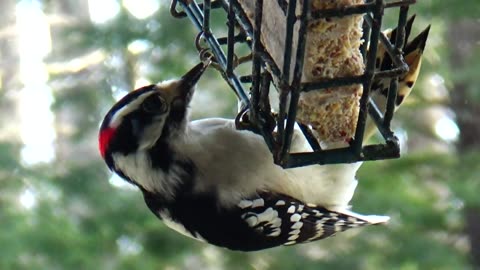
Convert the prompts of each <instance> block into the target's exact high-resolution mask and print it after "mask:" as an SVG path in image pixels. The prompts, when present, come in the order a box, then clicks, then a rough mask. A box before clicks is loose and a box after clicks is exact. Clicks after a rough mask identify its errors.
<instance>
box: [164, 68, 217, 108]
mask: <svg viewBox="0 0 480 270" xmlns="http://www.w3.org/2000/svg"><path fill="white" fill-rule="evenodd" d="M210 63H211V60H210V59H208V60H207V61H205V62H201V63H200V64H198V65H196V66H194V67H193V68H192V69H190V70H189V71H188V72H187V73H186V74H185V75H183V76H182V77H181V78H180V79H179V80H175V81H167V82H162V83H160V84H158V85H157V89H158V90H160V91H161V92H162V93H163V96H164V97H165V99H166V100H167V101H168V103H171V104H173V103H175V105H176V106H180V105H181V104H184V105H188V103H189V102H190V99H191V97H192V94H193V90H194V89H195V85H196V84H197V82H198V80H199V79H200V78H201V77H202V75H203V73H204V72H205V70H206V69H207V67H208V66H209V65H210Z"/></svg>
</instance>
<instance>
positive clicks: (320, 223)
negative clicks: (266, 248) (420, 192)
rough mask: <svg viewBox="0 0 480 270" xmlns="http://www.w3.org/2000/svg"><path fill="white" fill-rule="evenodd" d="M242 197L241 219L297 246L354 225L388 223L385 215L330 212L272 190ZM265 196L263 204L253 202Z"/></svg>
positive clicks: (266, 233) (287, 243) (261, 233)
mask: <svg viewBox="0 0 480 270" xmlns="http://www.w3.org/2000/svg"><path fill="white" fill-rule="evenodd" d="M258 196H259V197H256V198H253V199H251V200H242V201H241V202H240V203H239V205H241V206H243V207H241V209H242V213H243V214H242V215H241V217H242V219H243V220H244V221H245V222H246V223H247V224H248V225H249V226H250V227H251V228H252V229H254V230H255V231H256V232H258V233H259V234H260V235H259V236H260V237H261V236H263V237H266V238H273V237H274V238H277V239H276V240H277V241H278V242H279V244H283V245H294V244H299V243H307V242H311V241H315V240H319V239H323V238H326V237H329V236H332V235H334V234H336V233H337V232H342V231H345V230H348V229H351V228H357V227H362V226H365V225H373V224H380V223H385V222H387V221H388V219H389V218H388V217H385V216H363V215H360V214H356V213H353V212H348V211H342V212H343V213H341V212H336V211H330V210H328V209H326V208H323V207H319V206H316V205H312V204H305V203H302V202H301V201H298V200H296V199H294V198H291V197H288V196H285V195H281V194H272V193H260V194H259V195H258ZM260 198H261V199H262V201H263V204H258V203H257V204H255V205H254V204H253V203H250V202H252V201H254V200H259V199H260Z"/></svg>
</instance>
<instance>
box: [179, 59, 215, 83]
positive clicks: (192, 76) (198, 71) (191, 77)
mask: <svg viewBox="0 0 480 270" xmlns="http://www.w3.org/2000/svg"><path fill="white" fill-rule="evenodd" d="M211 62H212V61H211V60H210V59H209V60H208V61H205V62H201V63H200V64H198V65H196V66H194V67H193V68H192V69H190V70H189V71H188V72H187V73H186V74H185V75H183V76H182V78H180V87H179V88H181V89H183V90H186V91H188V90H190V89H191V88H193V87H194V86H195V85H196V84H197V82H198V80H199V79H200V77H202V75H203V72H204V71H205V70H206V69H207V67H208V66H209V65H210V63H211Z"/></svg>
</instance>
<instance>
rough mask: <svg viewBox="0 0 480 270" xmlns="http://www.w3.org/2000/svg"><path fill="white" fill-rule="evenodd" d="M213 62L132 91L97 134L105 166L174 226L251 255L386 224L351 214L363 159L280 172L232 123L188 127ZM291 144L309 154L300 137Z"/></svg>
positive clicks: (259, 142)
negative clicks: (197, 87)
mask: <svg viewBox="0 0 480 270" xmlns="http://www.w3.org/2000/svg"><path fill="white" fill-rule="evenodd" d="M208 64H209V63H200V64H198V65H197V66H195V67H194V68H193V69H191V70H190V71H189V72H188V73H186V74H185V75H184V76H183V77H182V78H180V79H179V80H169V81H164V82H161V83H159V84H157V85H149V86H145V87H142V88H140V89H137V90H135V91H133V92H131V93H129V94H128V95H126V96H125V97H124V98H122V99H121V100H120V101H119V102H118V103H116V104H115V105H114V106H113V107H112V108H111V110H110V111H109V112H108V113H107V115H106V116H105V119H104V120H103V123H102V125H101V128H100V134H99V147H100V153H101V155H102V157H103V158H104V160H105V162H106V164H107V165H108V167H109V168H110V169H111V170H112V171H114V172H115V173H117V174H118V175H120V176H121V177H122V178H123V179H125V180H126V181H128V182H130V183H131V184H133V185H135V186H137V187H138V188H139V189H140V190H141V191H142V193H143V196H144V199H145V202H146V204H147V205H148V207H149V208H150V210H151V211H152V212H153V213H154V214H155V215H156V216H157V217H158V218H160V219H162V220H163V221H164V222H165V224H166V225H167V226H169V227H171V228H173V229H175V230H177V231H179V232H181V233H183V234H186V235H188V236H191V237H193V238H196V239H199V240H203V241H206V242H208V243H211V244H213V245H217V246H222V247H226V248H229V249H233V250H243V251H251V250H260V249H265V248H270V247H275V246H279V245H293V244H297V243H305V242H311V241H314V240H318V239H322V238H326V237H328V236H331V235H333V234H335V233H336V232H341V231H345V230H347V229H350V228H354V227H360V226H364V225H369V224H378V223H384V222H386V221H387V220H388V219H389V218H388V217H385V216H363V215H360V214H356V213H353V212H350V211H349V210H348V203H349V201H350V200H351V198H352V196H353V192H354V190H355V187H356V185H357V180H356V179H355V174H356V171H357V169H358V168H359V166H360V163H356V164H339V165H314V166H308V167H300V168H293V169H283V168H281V167H280V166H277V165H275V164H274V162H273V158H272V154H271V153H270V151H269V149H268V148H267V146H266V145H265V143H264V140H263V138H262V137H261V136H259V135H257V134H255V133H253V132H250V131H246V130H242V131H240V130H236V129H235V125H234V121H233V120H227V119H204V120H199V121H192V122H189V119H188V106H189V102H190V100H191V97H192V95H193V92H194V88H195V84H196V83H197V81H198V80H199V78H200V77H201V75H202V74H203V72H204V71H205V69H206V68H207V66H208ZM292 147H293V148H294V149H293V150H294V151H308V150H310V149H309V146H308V144H307V143H306V140H305V138H304V137H303V135H301V133H300V132H298V133H296V134H295V135H294V139H293V143H292Z"/></svg>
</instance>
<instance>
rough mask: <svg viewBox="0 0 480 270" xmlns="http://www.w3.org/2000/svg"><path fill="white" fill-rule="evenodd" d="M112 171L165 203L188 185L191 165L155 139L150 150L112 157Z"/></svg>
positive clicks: (190, 180)
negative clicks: (156, 195)
mask: <svg viewBox="0 0 480 270" xmlns="http://www.w3.org/2000/svg"><path fill="white" fill-rule="evenodd" d="M112 158H113V161H114V164H115V168H114V169H115V171H116V172H117V173H119V174H120V175H123V176H124V177H125V178H127V181H130V182H132V183H133V184H135V185H137V186H139V187H140V188H141V189H143V190H146V191H148V192H151V193H155V194H158V195H159V196H160V197H162V198H164V199H165V200H166V201H169V200H172V199H174V198H175V197H176V196H177V194H178V192H180V191H181V190H184V189H185V188H188V187H190V186H192V181H193V179H194V177H195V165H194V164H193V162H192V161H191V160H190V159H188V158H187V157H184V156H181V155H180V154H179V153H176V152H175V151H174V150H173V149H172V147H171V146H170V145H169V144H166V143H164V141H162V140H159V141H158V142H157V143H156V144H155V145H153V146H152V147H151V148H148V149H144V150H138V151H136V152H132V153H129V154H122V153H114V154H113V155H112Z"/></svg>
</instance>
